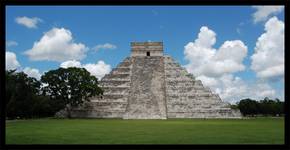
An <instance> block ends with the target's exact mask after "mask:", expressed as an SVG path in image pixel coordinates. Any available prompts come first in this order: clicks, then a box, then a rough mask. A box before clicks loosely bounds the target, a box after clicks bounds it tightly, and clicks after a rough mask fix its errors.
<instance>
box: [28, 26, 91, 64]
mask: <svg viewBox="0 0 290 150" xmlns="http://www.w3.org/2000/svg"><path fill="white" fill-rule="evenodd" d="M87 49H88V48H87V47H86V46H85V45H84V44H82V43H74V41H73V37H72V33H71V31H70V30H68V29H65V28H52V29H51V30H50V31H48V32H46V33H44V35H43V36H42V37H41V39H40V40H39V41H36V42H34V44H33V47H32V48H31V49H29V50H27V51H26V52H25V54H26V55H28V56H29V58H30V59H31V60H34V61H40V60H47V61H58V62H62V61H66V60H81V59H83V58H85V57H86V54H85V53H86V51H87Z"/></svg>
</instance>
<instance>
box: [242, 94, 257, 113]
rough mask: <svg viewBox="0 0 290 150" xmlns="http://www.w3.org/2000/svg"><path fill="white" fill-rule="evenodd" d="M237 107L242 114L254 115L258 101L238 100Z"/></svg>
mask: <svg viewBox="0 0 290 150" xmlns="http://www.w3.org/2000/svg"><path fill="white" fill-rule="evenodd" d="M238 107H239V109H240V111H241V113H242V114H243V115H251V116H254V115H256V114H258V112H259V110H258V102H257V101H255V100H251V99H249V98H248V99H243V100H241V101H240V102H239V104H238Z"/></svg>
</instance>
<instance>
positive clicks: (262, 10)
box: [253, 6, 284, 23]
mask: <svg viewBox="0 0 290 150" xmlns="http://www.w3.org/2000/svg"><path fill="white" fill-rule="evenodd" d="M253 8H255V9H256V12H255V13H254V14H253V19H254V23H257V22H260V21H265V20H267V19H268V18H269V17H270V16H271V15H275V14H278V13H280V12H282V11H283V9H284V6H253Z"/></svg>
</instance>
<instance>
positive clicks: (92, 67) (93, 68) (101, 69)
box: [60, 60, 111, 79]
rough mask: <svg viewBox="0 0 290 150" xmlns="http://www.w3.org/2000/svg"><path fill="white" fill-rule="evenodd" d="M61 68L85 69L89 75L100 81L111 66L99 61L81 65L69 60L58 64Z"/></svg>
mask: <svg viewBox="0 0 290 150" xmlns="http://www.w3.org/2000/svg"><path fill="white" fill-rule="evenodd" d="M60 67H62V68H68V67H78V68H85V69H86V70H87V71H88V72H90V73H91V75H93V76H95V77H97V78H98V79H101V78H102V77H103V76H104V75H105V74H108V73H109V72H110V71H111V66H110V65H109V64H106V63H105V62H104V61H102V60H100V61H98V63H96V64H92V63H88V64H83V65H82V64H81V63H80V62H79V61H76V60H70V61H66V62H63V63H61V64H60Z"/></svg>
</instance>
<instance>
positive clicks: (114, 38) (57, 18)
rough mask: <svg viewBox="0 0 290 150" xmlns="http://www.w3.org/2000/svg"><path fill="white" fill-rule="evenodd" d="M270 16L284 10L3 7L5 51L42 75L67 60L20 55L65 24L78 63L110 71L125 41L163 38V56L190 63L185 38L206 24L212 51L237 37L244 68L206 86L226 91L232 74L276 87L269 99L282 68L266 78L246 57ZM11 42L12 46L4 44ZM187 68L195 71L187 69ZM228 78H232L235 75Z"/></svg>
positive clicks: (279, 92) (280, 83)
mask: <svg viewBox="0 0 290 150" xmlns="http://www.w3.org/2000/svg"><path fill="white" fill-rule="evenodd" d="M258 11H262V12H259V13H260V16H259V15H258V16H256V17H262V19H261V20H258V21H256V22H255V19H257V18H255V17H254V16H253V15H254V14H255V13H257V12H258ZM263 13H264V15H263ZM265 13H266V14H265ZM267 13H268V14H267ZM261 14H262V15H261ZM265 15H266V17H265ZM274 16H275V17H277V19H278V20H279V21H281V22H283V23H284V10H283V9H276V8H275V9H268V8H267V9H264V8H263V9H262V8H255V7H252V6H179V7H177V6H7V7H6V52H7V51H9V52H13V53H14V54H15V55H16V57H17V58H16V59H17V61H18V63H19V65H18V66H17V68H18V70H23V69H25V68H26V67H29V68H30V69H31V68H33V69H37V70H38V71H39V73H40V74H42V73H43V72H44V71H48V70H50V69H56V68H58V67H59V66H60V64H61V63H63V62H65V61H69V60H67V59H64V60H62V61H53V60H52V61H51V60H50V61H48V60H37V61H35V60H32V59H31V58H30V56H28V55H27V54H25V51H27V50H30V49H33V44H34V43H35V42H38V41H40V39H41V38H42V37H43V36H44V34H45V33H47V32H48V31H51V30H52V29H53V28H56V29H61V28H64V29H65V30H67V31H70V32H71V34H72V35H71V37H72V40H71V41H70V42H71V43H78V44H79V43H81V44H83V45H84V46H85V47H86V50H85V55H86V56H85V57H84V58H82V59H76V61H78V62H80V63H81V64H82V65H85V64H96V63H98V61H100V60H101V61H103V62H104V63H105V64H106V65H110V69H112V68H114V67H116V65H117V64H118V63H119V62H121V61H122V60H123V59H124V58H125V57H127V56H129V55H130V42H132V41H163V43H164V51H165V54H168V55H170V56H172V57H173V58H174V59H175V60H176V61H178V62H179V63H180V64H181V65H183V66H186V65H188V64H190V63H193V62H192V61H190V60H189V59H188V58H186V56H185V53H184V51H185V46H186V45H187V44H188V43H189V42H194V41H195V40H196V39H197V38H198V34H199V33H200V29H201V27H203V26H206V27H207V28H208V29H209V30H211V31H213V32H214V33H215V34H216V36H215V38H216V42H215V44H213V45H212V48H213V49H219V48H220V47H221V46H222V45H223V44H224V42H225V41H233V40H240V41H242V42H243V44H244V45H246V46H247V54H246V56H245V57H244V58H243V61H242V64H243V65H244V66H245V68H244V69H243V70H241V71H232V72H230V73H225V74H221V75H219V76H214V77H213V76H208V75H207V77H210V78H213V79H214V80H217V81H220V84H218V83H217V84H218V85H212V86H210V85H211V84H209V86H210V87H211V88H212V90H213V91H215V90H217V89H219V90H227V89H226V88H222V87H223V85H222V84H224V81H225V80H223V79H224V78H225V76H229V78H230V76H231V77H233V78H235V77H238V78H240V79H241V80H242V82H243V83H244V84H245V86H247V89H248V90H250V89H251V88H250V87H252V88H254V84H256V83H257V82H259V83H262V84H263V85H265V84H267V88H266V89H264V90H270V91H271V90H274V91H275V92H274V93H273V92H272V94H269V96H270V97H279V98H282V99H283V97H284V96H283V95H284V71H283V75H282V77H281V74H280V75H277V76H278V77H276V76H275V75H274V76H273V77H274V78H271V79H270V78H263V77H257V71H255V70H253V69H251V63H252V60H251V56H252V55H253V54H254V49H255V46H256V43H257V40H258V38H259V37H260V36H261V35H262V34H263V33H265V30H264V28H265V27H264V26H265V24H266V22H267V21H269V19H270V18H271V17H274ZM21 17H27V18H37V19H35V20H36V23H35V27H27V24H26V25H25V23H23V22H22V23H20V22H17V21H16V20H17V19H16V18H21ZM263 17H264V18H263ZM283 25H284V24H283ZM283 32H284V29H283ZM13 41H14V43H16V44H10V45H8V44H7V43H8V42H10V43H11V42H13ZM106 43H108V44H111V45H114V46H115V47H114V48H106V47H104V48H103V49H99V50H97V51H96V50H95V48H94V47H95V46H97V45H104V44H106ZM34 50H37V49H35V48H34ZM283 50H284V49H283ZM283 55H284V54H283ZM31 57H32V56H31ZM6 59H7V58H6ZM281 59H282V58H281ZM70 60H71V59H70ZM6 62H7V61H6ZM6 67H7V64H6ZM105 70H106V69H105ZM188 71H189V72H191V73H195V72H194V71H191V70H190V69H188ZM202 75H203V74H202ZM222 76H223V77H224V78H223V77H222ZM273 79H274V80H275V81H273ZM231 81H232V82H234V79H232V80H231ZM236 86H238V85H236ZM268 86H269V87H270V88H269V87H268ZM219 90H217V93H219V92H220V91H219ZM262 90H263V89H262ZM270 93H271V92H270ZM220 94H221V95H223V94H222V93H220ZM224 95H225V96H224V97H225V99H226V100H228V101H230V102H232V101H235V100H236V99H237V98H242V97H245V96H246V95H245V94H241V96H240V97H231V96H229V97H227V96H226V93H224ZM248 96H249V97H250V96H251V95H248ZM263 96H264V95H263ZM266 96H267V94H266ZM254 97H255V96H254ZM257 97H258V98H259V96H257ZM260 97H262V95H260ZM234 99H235V100H234Z"/></svg>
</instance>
